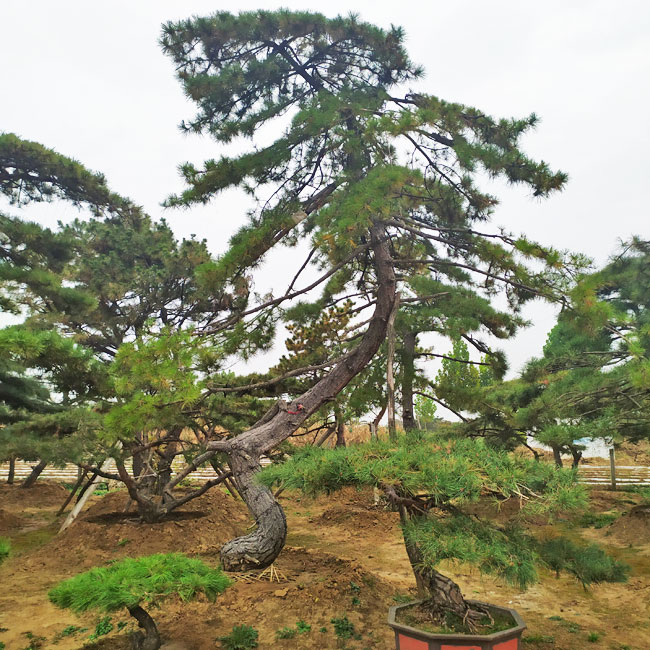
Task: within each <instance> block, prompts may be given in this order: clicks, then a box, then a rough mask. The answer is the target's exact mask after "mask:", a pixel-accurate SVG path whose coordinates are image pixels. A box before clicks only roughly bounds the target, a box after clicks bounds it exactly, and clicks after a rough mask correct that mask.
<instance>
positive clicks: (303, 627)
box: [296, 621, 311, 634]
mask: <svg viewBox="0 0 650 650" xmlns="http://www.w3.org/2000/svg"><path fill="white" fill-rule="evenodd" d="M296 630H297V632H298V634H306V633H307V632H311V625H309V623H305V621H298V622H297V623H296Z"/></svg>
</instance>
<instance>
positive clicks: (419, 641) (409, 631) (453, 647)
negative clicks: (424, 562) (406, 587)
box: [388, 600, 526, 650]
mask: <svg viewBox="0 0 650 650" xmlns="http://www.w3.org/2000/svg"><path fill="white" fill-rule="evenodd" d="M422 602H423V601H422V600H415V601H413V602H411V603H406V604H405V605H395V606H394V607H391V608H390V610H389V612H388V624H389V625H390V626H391V627H392V628H393V631H394V632H395V648H396V649H397V650H520V649H521V648H522V645H521V634H522V632H523V631H524V630H525V629H526V624H525V623H524V621H523V619H522V618H521V616H519V614H517V612H516V611H515V610H514V609H509V608H507V607H497V606H496V605H487V604H486V603H481V602H479V601H476V600H470V601H468V602H470V603H475V604H477V605H484V606H487V607H489V608H490V609H491V610H496V611H498V612H503V613H507V614H510V616H512V619H513V621H514V626H513V627H511V628H508V629H507V630H502V631H501V632H494V633H493V634H436V633H433V632H425V631H424V630H420V629H418V628H415V627H410V626H409V625H404V624H403V623H398V622H397V620H396V618H397V612H398V611H399V610H401V609H405V608H407V607H413V606H414V605H419V604H420V603H422Z"/></svg>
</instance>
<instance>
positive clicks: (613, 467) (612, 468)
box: [609, 447, 616, 490]
mask: <svg viewBox="0 0 650 650" xmlns="http://www.w3.org/2000/svg"><path fill="white" fill-rule="evenodd" d="M609 471H610V474H611V477H612V490H616V460H615V458H614V447H612V448H611V449H610V450H609Z"/></svg>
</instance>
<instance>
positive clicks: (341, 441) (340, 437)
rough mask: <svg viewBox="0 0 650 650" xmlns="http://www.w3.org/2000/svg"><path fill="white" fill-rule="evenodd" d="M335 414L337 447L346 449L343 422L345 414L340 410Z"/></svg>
mask: <svg viewBox="0 0 650 650" xmlns="http://www.w3.org/2000/svg"><path fill="white" fill-rule="evenodd" d="M334 413H335V418H336V446H337V447H345V446H346V444H345V422H344V421H343V413H341V411H340V410H339V409H338V408H337V409H336V410H335V412H334Z"/></svg>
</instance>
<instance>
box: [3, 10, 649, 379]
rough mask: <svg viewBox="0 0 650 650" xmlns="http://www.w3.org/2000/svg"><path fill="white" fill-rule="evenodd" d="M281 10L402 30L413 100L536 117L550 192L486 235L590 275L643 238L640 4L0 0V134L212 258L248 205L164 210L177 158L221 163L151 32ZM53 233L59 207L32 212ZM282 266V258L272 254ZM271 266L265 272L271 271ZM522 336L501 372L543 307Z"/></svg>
mask: <svg viewBox="0 0 650 650" xmlns="http://www.w3.org/2000/svg"><path fill="white" fill-rule="evenodd" d="M277 7H287V8H291V9H303V10H304V9H311V10H315V11H321V12H323V13H326V14H327V15H329V16H334V15H336V14H338V13H348V12H350V11H351V10H354V11H355V12H357V13H359V14H360V16H361V18H362V19H363V20H366V21H369V22H373V23H376V24H378V25H380V26H384V27H388V26H389V25H390V24H391V23H393V24H397V25H401V26H403V27H404V29H405V30H406V35H407V41H406V42H407V47H408V49H409V51H410V54H411V58H412V59H413V60H414V61H416V62H418V63H420V64H422V65H424V67H425V69H426V73H427V74H426V77H425V78H424V80H423V81H420V82H419V83H418V87H419V89H421V90H424V91H426V92H429V93H432V94H435V95H438V96H440V97H442V98H444V99H447V100H450V101H459V102H463V103H467V104H470V105H473V106H476V107H478V108H480V109H482V110H484V111H486V112H488V113H491V114H493V115H496V116H521V115H526V114H528V113H530V112H533V111H534V112H535V113H537V114H538V115H539V116H540V117H541V120H542V121H541V124H540V126H539V127H538V129H537V131H536V132H535V133H534V134H532V135H530V136H527V138H526V140H525V147H526V150H527V151H528V153H530V154H531V155H533V156H535V157H538V158H543V159H545V160H546V161H548V162H549V163H550V164H551V165H552V166H553V167H555V168H560V169H562V170H564V171H566V172H568V174H569V177H570V182H569V185H568V187H567V189H566V190H565V191H564V192H563V193H562V194H560V195H557V196H554V197H553V198H551V199H549V200H546V201H543V202H539V201H534V200H532V199H531V198H530V197H529V196H526V195H525V194H523V193H522V191H521V189H506V190H505V191H504V192H503V193H502V194H501V198H502V205H501V207H500V209H499V210H498V212H497V215H496V218H495V223H497V224H500V225H504V226H505V227H506V228H507V229H509V230H511V231H514V232H515V233H519V232H525V233H527V234H528V236H530V237H531V238H533V239H537V240H538V241H540V242H542V243H544V244H552V245H554V246H556V247H559V248H566V249H571V250H575V251H581V252H584V253H587V254H588V255H590V256H592V257H593V258H594V259H595V260H596V262H597V263H598V264H602V263H603V262H604V261H605V260H606V259H607V257H608V255H609V254H610V253H611V252H612V251H613V250H614V248H615V247H616V244H617V241H618V240H619V239H625V238H628V237H629V236H630V235H632V234H639V235H642V236H645V237H650V225H649V224H650V220H649V219H648V209H647V191H648V180H647V179H648V171H649V164H648V152H650V129H649V128H648V119H647V114H648V108H649V106H650V83H649V80H650V45H649V40H650V39H649V35H650V3H648V2H643V1H641V0H619V1H618V2H617V3H613V2H605V1H602V0H573V1H571V0H547V1H546V2H543V3H542V2H530V1H529V2H526V1H522V0H491V1H490V2H485V0H471V1H457V2H454V1H453V0H448V1H447V2H444V3H443V2H439V1H438V0H432V1H430V2H427V3H424V2H416V1H413V0H401V1H400V2H395V1H394V0H391V1H390V2H389V1H388V0H373V1H372V2H370V1H367V0H362V1H358V2H357V3H355V4H354V5H352V4H350V3H348V2H342V1H340V0H330V1H329V2H327V3H315V2H298V1H295V0H287V1H285V2H282V3H276V2H269V1H266V2H263V1H259V2H252V1H250V0H241V1H240V2H239V3H236V4H235V3H224V2H221V1H219V0H217V1H211V2H208V1H205V0H184V1H183V2H180V1H171V0H140V1H139V2H136V1H134V0H129V1H125V0H104V1H103V2H88V0H57V1H56V2H52V1H51V0H29V1H27V2H25V1H22V2H20V1H18V0H2V2H0V60H2V62H3V64H2V67H1V69H0V88H2V101H0V130H3V131H9V132H14V133H16V134H18V135H20V136H21V137H23V138H26V139H30V140H36V141H39V142H42V143H43V144H45V145H47V146H49V147H52V148H55V149H57V150H58V151H59V152H61V153H63V154H66V155H68V156H72V157H75V158H77V159H78V160H80V161H81V162H83V163H84V164H86V165H87V166H88V167H90V168H91V169H93V170H96V171H101V172H102V173H104V174H105V175H106V176H107V178H108V180H109V183H110V185H111V187H112V188H113V189H114V190H115V191H117V192H119V193H121V194H123V195H126V196H129V197H131V198H132V199H133V200H135V201H136V202H137V203H140V204H142V205H144V207H145V209H146V210H147V211H148V212H149V213H150V214H151V215H152V216H154V217H159V216H163V213H164V216H165V217H166V219H167V220H168V221H169V223H170V225H171V227H172V228H173V229H174V231H175V232H176V234H177V235H178V236H179V237H183V236H189V235H190V234H191V233H195V234H196V235H197V236H199V237H205V238H207V239H208V242H209V245H210V248H211V250H212V251H214V252H219V251H222V250H223V249H224V247H225V244H226V242H227V238H228V236H229V234H230V233H232V232H233V230H234V229H235V227H236V226H237V224H239V223H241V219H242V215H243V212H244V210H245V209H246V205H247V203H246V199H245V198H243V197H242V196H241V195H240V194H238V193H237V192H229V193H227V194H224V195H223V196H221V197H220V198H219V199H217V200H216V201H215V202H214V203H213V204H211V205H210V206H207V207H206V208H202V209H196V210H192V211H189V212H188V211H186V212H177V211H163V210H162V208H160V206H159V204H160V202H161V201H162V200H163V199H164V198H165V197H166V196H167V195H168V194H170V193H171V192H175V191H178V190H179V189H181V187H182V184H181V181H180V179H179V177H178V174H177V172H176V167H177V165H178V164H179V163H181V162H183V161H185V160H191V161H194V162H200V161H202V160H203V159H205V158H208V157H216V156H218V155H219V149H218V147H217V145H216V144H215V143H213V142H211V141H210V140H208V139H207V138H199V137H197V136H189V137H186V136H183V135H182V134H181V133H180V132H179V131H178V129H177V124H178V123H179V122H180V121H181V119H183V118H187V117H189V116H191V115H192V114H193V107H192V106H191V105H190V104H189V103H188V102H187V101H186V100H185V99H184V97H183V94H182V92H181V89H180V86H179V84H178V83H177V81H176V79H175V77H174V71H173V67H172V65H171V63H170V62H169V61H168V60H167V59H166V57H164V56H163V54H162V52H161V51H160V48H159V46H158V44H157V40H158V37H159V34H160V25H161V23H162V22H165V21H167V20H176V19H180V18H184V17H188V16H190V15H194V14H198V15H206V14H210V13H212V12H214V11H217V10H230V11H240V10H242V11H243V10H252V9H259V8H264V9H273V8H277ZM30 214H32V215H36V218H38V219H39V220H41V221H43V222H45V223H48V224H49V225H54V223H55V222H56V220H57V219H59V218H63V219H64V220H65V219H68V218H72V217H74V216H75V212H74V210H73V209H70V208H67V209H62V208H61V207H60V206H57V207H56V209H55V210H51V209H50V210H48V209H39V210H38V211H35V212H33V213H30ZM284 255H285V256H286V253H285V254H284ZM279 264H281V260H280V258H277V259H276V260H274V261H272V262H271V263H269V265H268V267H267V268H266V269H265V275H266V277H267V278H273V277H274V274H275V273H278V274H280V273H281V271H280V269H279V266H278V265H279ZM526 316H527V317H528V318H530V319H531V320H533V321H534V326H533V327H531V328H529V329H528V330H526V331H525V332H523V333H522V334H520V335H519V336H518V337H517V338H516V339H515V340H514V341H510V342H508V343H507V344H505V345H503V347H504V348H505V349H506V350H507V351H508V354H509V356H510V359H511V366H512V368H513V371H514V370H516V369H517V368H519V367H520V366H521V365H522V363H523V362H524V361H525V360H526V359H528V358H529V357H531V356H533V355H536V354H539V353H540V351H541V346H542V345H543V343H544V339H545V336H546V333H547V331H548V329H549V328H550V327H551V325H552V323H553V310H552V308H550V307H548V306H545V305H541V304H539V303H537V304H533V305H531V306H530V307H529V309H528V311H527V312H526Z"/></svg>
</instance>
